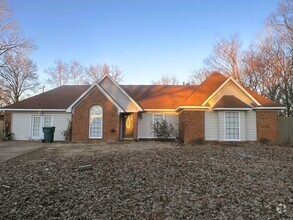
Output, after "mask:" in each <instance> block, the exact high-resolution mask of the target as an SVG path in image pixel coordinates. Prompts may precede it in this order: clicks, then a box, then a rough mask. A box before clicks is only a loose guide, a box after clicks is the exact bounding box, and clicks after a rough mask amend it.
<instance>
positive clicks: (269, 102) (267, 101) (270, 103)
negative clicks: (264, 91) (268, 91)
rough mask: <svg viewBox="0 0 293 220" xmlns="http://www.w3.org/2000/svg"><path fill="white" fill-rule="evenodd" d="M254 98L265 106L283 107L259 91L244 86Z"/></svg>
mask: <svg viewBox="0 0 293 220" xmlns="http://www.w3.org/2000/svg"><path fill="white" fill-rule="evenodd" d="M243 88H244V89H245V90H246V91H247V92H248V93H249V94H250V95H251V96H252V97H253V98H255V99H256V100H257V101H258V102H259V103H260V104H261V105H262V106H263V107H282V106H283V105H281V104H279V103H277V102H274V101H272V100H270V99H268V98H266V97H265V96H262V95H259V94H258V93H256V92H254V91H252V90H250V89H249V88H246V87H243Z"/></svg>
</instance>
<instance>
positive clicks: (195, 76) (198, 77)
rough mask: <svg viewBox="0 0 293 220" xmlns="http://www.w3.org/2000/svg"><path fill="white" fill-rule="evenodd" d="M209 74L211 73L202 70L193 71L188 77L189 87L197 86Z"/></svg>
mask: <svg viewBox="0 0 293 220" xmlns="http://www.w3.org/2000/svg"><path fill="white" fill-rule="evenodd" d="M211 74H212V71H210V70H208V69H204V68H203V69H201V70H194V71H193V73H192V74H191V75H190V76H189V79H188V83H189V84H191V85H199V84H201V83H202V82H203V81H205V80H206V78H208V77H209V76H210V75H211Z"/></svg>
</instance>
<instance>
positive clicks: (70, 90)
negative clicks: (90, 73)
mask: <svg viewBox="0 0 293 220" xmlns="http://www.w3.org/2000/svg"><path fill="white" fill-rule="evenodd" d="M229 80H232V81H233V82H234V83H235V84H236V85H237V86H238V87H239V88H240V89H241V90H242V91H244V93H246V95H247V96H248V97H250V99H251V100H253V103H256V105H255V106H253V108H256V109H257V108H267V109H269V108H272V109H281V108H283V107H282V105H280V104H278V103H276V102H273V101H272V100H270V99H268V98H266V97H264V96H261V95H259V94H257V93H256V92H253V91H251V90H250V89H248V88H245V87H243V86H241V85H239V84H238V83H237V82H235V80H233V79H232V78H227V77H225V76H223V75H221V74H220V73H217V72H215V73H213V74H212V75H211V76H209V77H208V78H207V79H206V80H205V81H204V82H203V83H202V84H201V85H200V86H196V85H172V86H169V85H117V86H118V88H119V89H120V90H121V92H122V93H125V95H126V97H128V98H129V99H130V100H131V101H132V102H134V103H136V105H137V106H138V107H139V108H140V107H142V109H143V110H151V109H153V110H162V109H165V110H167V109H168V110H175V109H176V110H178V109H184V108H209V107H208V106H206V104H205V103H207V102H208V100H209V99H210V98H211V97H213V96H214V95H215V94H216V93H217V92H218V91H219V90H220V89H221V88H222V87H223V86H224V85H225V83H227V82H228V81H229ZM101 82H102V81H101ZM98 85H99V84H97V86H98ZM115 85H116V84H115ZM90 88H91V86H90V85H75V86H73V85H66V86H61V87H58V88H56V89H52V90H50V91H47V92H44V93H41V94H39V95H36V96H33V97H31V98H28V99H25V100H23V101H20V102H18V103H16V104H12V105H9V106H6V107H4V108H2V109H3V110H5V109H7V110H19V111H20V110H50V109H51V110H56V111H61V110H62V111H65V110H66V109H67V111H68V112H70V109H71V108H72V105H74V103H76V102H77V101H78V100H80V99H81V98H83V97H84V95H85V93H87V91H88V90H89V89H90ZM100 89H101V90H103V91H102V92H105V94H106V95H107V96H108V98H109V99H112V101H113V102H117V100H114V99H115V98H116V99H117V97H115V98H114V97H111V95H110V94H108V93H107V92H106V91H104V89H102V88H100ZM231 103H233V105H235V106H244V105H243V104H245V103H243V102H242V101H240V100H239V99H237V98H236V97H234V96H233V97H231V96H226V97H225V96H224V97H223V98H222V99H221V100H220V101H219V102H218V103H217V104H216V105H218V108H219V106H227V105H230V104H231ZM245 105H246V104H245ZM69 107H70V108H69ZM246 107H247V106H246ZM249 107H250V108H251V106H249ZM139 111H140V110H139Z"/></svg>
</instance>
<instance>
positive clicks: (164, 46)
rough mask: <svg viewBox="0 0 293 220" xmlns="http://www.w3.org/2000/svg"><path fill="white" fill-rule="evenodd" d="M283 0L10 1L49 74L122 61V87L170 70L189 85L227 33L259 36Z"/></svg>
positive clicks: (249, 39) (42, 68) (248, 38)
mask: <svg viewBox="0 0 293 220" xmlns="http://www.w3.org/2000/svg"><path fill="white" fill-rule="evenodd" d="M278 2H279V1H278V0H42V1H40V0H25V1H22V0H7V3H8V5H9V7H10V8H11V9H12V10H13V17H14V19H15V20H17V22H18V23H19V25H20V27H21V31H22V33H23V34H24V35H25V36H26V37H29V38H31V39H33V41H34V44H35V45H36V47H37V49H36V50H35V51H34V52H33V54H32V55H31V58H32V59H33V61H34V62H35V63H36V64H37V66H38V73H39V75H40V76H41V79H43V80H44V79H46V75H45V69H47V68H48V67H52V66H54V61H55V60H58V59H61V60H62V61H64V62H70V61H73V60H75V61H78V62H80V63H81V64H82V65H84V66H88V65H90V64H104V63H107V64H108V65H117V66H118V67H119V69H121V70H122V71H123V75H124V78H123V82H122V84H151V81H152V80H158V79H160V78H161V76H163V75H174V76H175V77H176V78H178V79H179V80H180V81H181V82H186V81H187V80H188V77H189V76H190V75H191V73H192V71H193V70H195V69H200V68H201V67H203V65H204V63H203V60H204V59H205V58H206V57H208V56H209V55H210V54H211V53H212V48H213V44H214V43H215V41H216V40H217V39H219V38H222V37H225V38H228V37H229V36H231V35H232V34H233V33H238V35H239V37H240V39H241V40H242V43H243V46H244V47H245V46H247V45H249V44H250V43H251V42H252V40H254V39H256V36H257V32H261V31H262V29H263V25H264V22H265V20H266V18H267V17H268V16H269V15H270V14H271V13H272V12H273V11H274V10H276V8H277V5H278Z"/></svg>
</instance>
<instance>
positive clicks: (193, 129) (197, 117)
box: [179, 110, 204, 143]
mask: <svg viewBox="0 0 293 220" xmlns="http://www.w3.org/2000/svg"><path fill="white" fill-rule="evenodd" d="M179 136H180V138H181V139H182V140H183V141H184V143H190V142H192V141H194V140H196V139H198V138H202V139H204V111H186V110H183V111H182V112H181V113H180V114H179Z"/></svg>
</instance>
